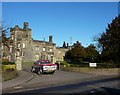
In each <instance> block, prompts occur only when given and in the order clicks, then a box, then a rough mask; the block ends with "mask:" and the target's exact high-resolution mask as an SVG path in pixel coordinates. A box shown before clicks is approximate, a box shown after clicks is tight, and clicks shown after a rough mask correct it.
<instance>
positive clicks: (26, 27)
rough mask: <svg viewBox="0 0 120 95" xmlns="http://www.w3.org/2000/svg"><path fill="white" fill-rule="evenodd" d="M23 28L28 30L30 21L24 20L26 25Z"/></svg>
mask: <svg viewBox="0 0 120 95" xmlns="http://www.w3.org/2000/svg"><path fill="white" fill-rule="evenodd" d="M23 29H25V30H27V29H28V22H24V27H23Z"/></svg>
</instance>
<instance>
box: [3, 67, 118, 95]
mask: <svg viewBox="0 0 120 95" xmlns="http://www.w3.org/2000/svg"><path fill="white" fill-rule="evenodd" d="M26 71H28V72H30V69H26ZM33 75H34V78H33V79H32V80H30V81H28V82H26V83H24V84H21V85H18V86H16V87H12V88H9V89H6V90H4V91H3V93H11V95H12V94H17V93H19V94H21V95H22V94H23V93H26V94H29V95H31V94H32V95H38V94H40V93H65V94H68V93H70V94H76V93H85V94H86V95H87V94H89V93H107V94H108V95H109V94H111V95H114V94H115V95H117V94H118V92H120V89H119V79H120V77H118V76H116V75H97V74H90V73H76V72H67V71H56V72H55V74H54V75H51V74H45V75H41V76H39V75H37V74H36V73H33Z"/></svg>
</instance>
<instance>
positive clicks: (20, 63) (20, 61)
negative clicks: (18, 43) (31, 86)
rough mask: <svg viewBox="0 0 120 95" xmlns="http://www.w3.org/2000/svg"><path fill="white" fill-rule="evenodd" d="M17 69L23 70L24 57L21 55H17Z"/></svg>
mask: <svg viewBox="0 0 120 95" xmlns="http://www.w3.org/2000/svg"><path fill="white" fill-rule="evenodd" d="M16 69H17V70H22V57H21V56H17V57H16Z"/></svg>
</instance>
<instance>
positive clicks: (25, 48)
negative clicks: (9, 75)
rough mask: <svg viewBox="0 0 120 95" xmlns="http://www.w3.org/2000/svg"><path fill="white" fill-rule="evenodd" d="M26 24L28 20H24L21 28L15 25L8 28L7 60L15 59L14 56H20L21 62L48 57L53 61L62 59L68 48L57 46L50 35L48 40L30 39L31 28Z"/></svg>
mask: <svg viewBox="0 0 120 95" xmlns="http://www.w3.org/2000/svg"><path fill="white" fill-rule="evenodd" d="M28 26H29V24H28V22H24V25H23V28H20V27H19V26H18V25H16V26H15V27H13V28H11V29H10V38H9V43H10V49H9V55H8V58H9V61H16V56H21V57H22V61H23V62H28V61H36V60H39V59H48V60H50V61H51V62H53V63H55V62H56V61H63V60H64V56H65V52H66V51H67V50H68V49H65V48H57V47H56V44H55V43H53V41H52V36H51V35H50V36H49V41H41V40H34V39H32V29H30V28H29V27H28Z"/></svg>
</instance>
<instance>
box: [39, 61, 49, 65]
mask: <svg viewBox="0 0 120 95" xmlns="http://www.w3.org/2000/svg"><path fill="white" fill-rule="evenodd" d="M49 63H50V61H41V64H49Z"/></svg>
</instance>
